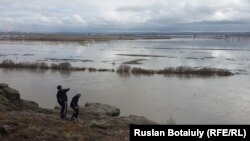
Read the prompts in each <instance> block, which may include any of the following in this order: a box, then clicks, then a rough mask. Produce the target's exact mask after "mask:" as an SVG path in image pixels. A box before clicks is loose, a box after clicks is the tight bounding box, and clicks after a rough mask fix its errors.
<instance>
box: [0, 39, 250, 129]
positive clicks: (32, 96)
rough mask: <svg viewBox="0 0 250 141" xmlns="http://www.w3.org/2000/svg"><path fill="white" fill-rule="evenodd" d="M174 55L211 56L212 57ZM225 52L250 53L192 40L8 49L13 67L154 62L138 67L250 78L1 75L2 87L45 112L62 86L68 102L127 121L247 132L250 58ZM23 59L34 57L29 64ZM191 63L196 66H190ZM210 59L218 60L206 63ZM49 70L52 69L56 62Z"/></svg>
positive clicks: (4, 48) (9, 45) (4, 45)
mask: <svg viewBox="0 0 250 141" xmlns="http://www.w3.org/2000/svg"><path fill="white" fill-rule="evenodd" d="M153 48H173V49H153ZM175 48H206V49H207V50H205V51H204V50H195V51H194V50H192V49H175ZM223 48H232V49H234V48H236V49H249V45H248V44H244V43H243V44H240V43H230V42H223V41H220V40H188V39H178V40H164V41H153V40H152V41H143V40H142V41H111V42H103V43H89V44H83V45H82V44H77V43H61V42H59V43H53V42H52V43H50V42H30V43H29V42H3V41H1V42H0V49H1V53H0V54H1V55H0V60H4V59H13V60H14V61H20V62H22V61H31V62H33V61H36V60H42V59H44V58H66V59H77V60H94V62H77V61H76V62H71V63H72V64H73V65H75V66H85V67H96V68H112V69H116V68H117V67H118V66H119V65H120V64H121V63H122V62H128V61H131V60H136V59H147V60H144V61H143V62H142V63H143V64H134V65H131V66H132V67H143V68H148V69H162V68H164V67H175V66H180V65H184V66H190V67H204V66H209V67H219V68H229V69H232V70H241V71H244V72H246V75H235V76H230V77H200V76H199V77H197V76H192V75H189V76H188V75H183V76H181V75H178V76H176V75H152V76H144V75H137V76H135V75H131V74H119V73H112V72H93V73H90V72H88V71H84V72H82V71H79V72H77V71H73V72H69V71H53V70H46V71H45V70H44V71H41V70H40V71H39V70H36V71H34V70H29V69H0V78H1V81H2V82H4V83H8V84H9V85H10V86H11V87H14V88H16V89H18V90H19V91H20V93H21V97H22V98H23V99H28V100H33V101H36V102H38V103H39V105H40V106H42V107H46V108H53V107H54V106H55V105H57V102H56V86H57V85H58V84H61V85H63V86H64V87H70V88H71V91H70V92H69V94H68V96H69V99H71V98H72V96H73V95H75V94H76V93H82V94H83V95H82V97H81V99H80V103H79V104H80V105H84V103H85V102H101V103H107V104H110V105H115V106H117V107H119V108H120V109H121V114H122V115H129V114H137V115H143V116H146V117H147V118H149V119H152V120H155V121H157V122H160V123H165V122H166V121H167V120H168V119H169V118H173V119H174V120H175V121H176V122H177V124H233V123H235V124H239V123H244V124H248V123H250V114H248V113H250V108H249V107H250V87H249V83H250V75H249V74H248V72H249V70H250V64H249V61H250V57H249V52H248V51H238V50H223ZM208 49H217V50H208ZM218 49H219V50H218ZM11 54H12V55H11ZM13 54H16V55H13ZM23 54H35V55H32V56H23ZM115 54H142V55H143V54H145V55H152V54H153V55H161V56H174V58H168V57H143V56H137V57H135V56H133V57H132V56H118V55H115ZM6 55H7V56H6ZM16 57H17V58H16ZM188 57H192V58H193V59H187V58H188ZM206 57H214V58H212V59H211V58H209V59H207V58H206ZM195 58H205V59H195ZM229 58H230V60H229ZM232 60H233V61H232ZM113 62H115V63H113ZM48 63H53V60H50V61H49V62H48Z"/></svg>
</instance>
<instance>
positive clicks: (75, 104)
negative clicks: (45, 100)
mask: <svg viewBox="0 0 250 141" xmlns="http://www.w3.org/2000/svg"><path fill="white" fill-rule="evenodd" d="M80 97H81V94H79V93H78V94H76V95H75V96H74V97H73V98H72V100H71V102H70V107H71V108H72V109H73V110H74V113H73V114H72V117H71V120H75V119H77V118H78V114H79V106H78V100H79V98H80Z"/></svg>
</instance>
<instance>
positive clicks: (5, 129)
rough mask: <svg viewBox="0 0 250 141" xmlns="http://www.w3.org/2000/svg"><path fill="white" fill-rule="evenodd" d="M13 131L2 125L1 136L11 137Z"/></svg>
mask: <svg viewBox="0 0 250 141" xmlns="http://www.w3.org/2000/svg"><path fill="white" fill-rule="evenodd" d="M12 131H13V129H12V128H11V127H10V126H8V125H0V134H1V135H9V134H10V132H12Z"/></svg>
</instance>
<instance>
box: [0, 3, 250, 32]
mask: <svg viewBox="0 0 250 141" xmlns="http://www.w3.org/2000/svg"><path fill="white" fill-rule="evenodd" d="M249 6H250V2H249V0H237V1H235V0H226V1H225V0H223V1H218V0H210V1H207V0H175V1H173V0H105V1H103V0H91V1H83V0H74V1H61V0H36V1H34V0H1V1H0V31H24V32H25V31H26V32H32V31H34V32H131V31H139V32H149V31H150V32H152V31H155V32H160V31H166V32H167V31H171V32H172V31H181V30H182V31H202V30H204V31H218V30H228V31H229V30H230V31H242V30H247V29H249V19H250V10H249Z"/></svg>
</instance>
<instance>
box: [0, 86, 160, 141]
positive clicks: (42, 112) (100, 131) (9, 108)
mask: <svg viewBox="0 0 250 141" xmlns="http://www.w3.org/2000/svg"><path fill="white" fill-rule="evenodd" d="M70 115H71V111H69V112H68V117H70ZM119 115H120V110H119V109H118V108H117V107H114V106H110V105H106V104H101V103H86V104H85V107H82V108H81V109H80V115H79V118H80V119H81V120H80V121H74V122H72V121H70V120H61V119H60V118H59V108H58V107H57V108H55V110H53V109H44V108H41V107H39V106H38V104H37V103H35V102H32V101H27V100H22V99H21V98H20V93H19V92H18V91H17V90H15V89H13V88H10V87H9V86H8V85H7V84H0V140H1V141H16V140H18V141H34V140H35V141H97V140H98V141H126V140H129V124H156V123H155V122H153V121H150V120H148V119H146V118H145V117H141V116H135V115H130V116H128V117H122V116H119Z"/></svg>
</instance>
